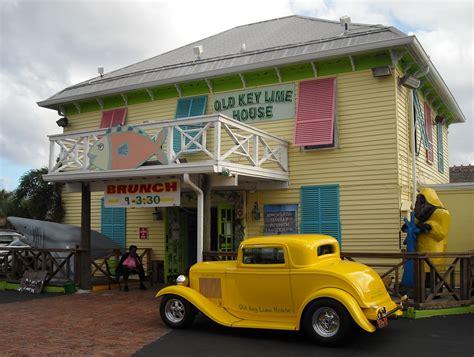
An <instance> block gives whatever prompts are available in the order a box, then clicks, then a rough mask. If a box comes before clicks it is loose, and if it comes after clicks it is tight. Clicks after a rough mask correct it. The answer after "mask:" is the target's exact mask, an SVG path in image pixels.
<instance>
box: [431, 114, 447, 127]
mask: <svg viewBox="0 0 474 357" xmlns="http://www.w3.org/2000/svg"><path fill="white" fill-rule="evenodd" d="M445 121H446V118H445V117H443V116H441V115H437V116H436V118H435V120H434V122H435V124H441V125H443V124H444V123H445Z"/></svg>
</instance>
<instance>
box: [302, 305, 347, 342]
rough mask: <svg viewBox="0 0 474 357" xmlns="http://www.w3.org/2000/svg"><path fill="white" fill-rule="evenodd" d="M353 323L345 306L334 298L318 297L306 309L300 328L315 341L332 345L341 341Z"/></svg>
mask: <svg viewBox="0 0 474 357" xmlns="http://www.w3.org/2000/svg"><path fill="white" fill-rule="evenodd" d="M352 324H353V321H352V318H351V316H350V314H349V312H348V311H347V310H346V308H345V307H344V306H343V305H342V304H341V303H339V302H338V301H336V300H332V299H318V300H316V301H313V302H312V303H311V304H310V305H309V306H308V308H307V309H306V311H305V313H304V315H303V320H302V328H303V330H304V332H305V333H306V334H307V335H308V336H309V337H310V338H311V339H312V340H313V341H315V342H317V343H320V344H325V345H334V344H337V343H340V342H342V341H343V340H344V339H345V338H346V337H347V335H348V333H349V331H350V329H351V326H352Z"/></svg>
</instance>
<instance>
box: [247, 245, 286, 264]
mask: <svg viewBox="0 0 474 357" xmlns="http://www.w3.org/2000/svg"><path fill="white" fill-rule="evenodd" d="M242 262H243V263H244V264H285V255H284V253H283V248H282V247H258V248H244V249H243V261H242Z"/></svg>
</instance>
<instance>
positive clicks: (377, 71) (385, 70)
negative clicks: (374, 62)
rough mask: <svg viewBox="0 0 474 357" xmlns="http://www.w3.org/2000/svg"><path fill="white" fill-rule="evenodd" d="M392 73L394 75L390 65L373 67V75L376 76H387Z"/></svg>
mask: <svg viewBox="0 0 474 357" xmlns="http://www.w3.org/2000/svg"><path fill="white" fill-rule="evenodd" d="M390 75H392V69H391V68H390V66H383V67H374V68H372V76H374V77H386V76H390Z"/></svg>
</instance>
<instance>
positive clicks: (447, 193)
mask: <svg viewBox="0 0 474 357" xmlns="http://www.w3.org/2000/svg"><path fill="white" fill-rule="evenodd" d="M448 186H452V187H450V188H438V187H436V186H434V187H433V188H434V189H435V190H436V192H437V194H438V197H439V198H440V200H441V202H443V205H444V207H446V209H447V210H448V211H449V213H450V215H451V227H450V229H449V236H448V251H449V252H465V251H468V250H472V251H474V184H473V185H471V186H469V187H457V188H456V185H452V184H451V185H448Z"/></svg>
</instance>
